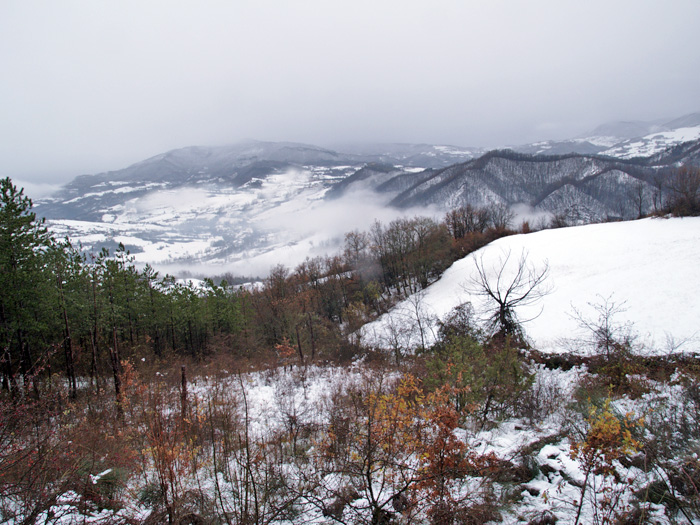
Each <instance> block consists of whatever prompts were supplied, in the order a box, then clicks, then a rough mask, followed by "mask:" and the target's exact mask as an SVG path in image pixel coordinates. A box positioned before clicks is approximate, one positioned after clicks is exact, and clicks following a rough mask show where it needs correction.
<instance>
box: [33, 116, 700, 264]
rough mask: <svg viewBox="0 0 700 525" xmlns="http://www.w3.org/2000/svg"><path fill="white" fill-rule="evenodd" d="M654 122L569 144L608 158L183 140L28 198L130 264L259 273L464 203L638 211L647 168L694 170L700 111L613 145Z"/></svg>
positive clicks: (648, 184) (650, 184)
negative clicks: (397, 221)
mask: <svg viewBox="0 0 700 525" xmlns="http://www.w3.org/2000/svg"><path fill="white" fill-rule="evenodd" d="M650 126H652V125H651V124H650V125H648V126H646V127H645V125H642V124H639V123H634V124H630V125H617V126H614V125H608V126H607V127H602V128H599V129H598V130H597V132H599V133H616V134H617V135H618V137H616V138H614V140H613V139H611V138H610V137H607V138H605V137H604V136H602V135H601V136H596V137H588V139H586V140H585V141H584V142H586V143H587V144H589V145H590V144H593V145H594V146H595V147H594V148H591V147H589V146H583V142H581V141H580V140H579V139H575V140H574V141H569V143H570V144H578V145H579V146H581V147H582V148H583V149H588V150H592V151H593V152H595V153H600V152H601V151H603V152H606V155H607V156H603V155H600V154H591V153H587V154H571V153H567V154H564V155H551V154H550V155H542V154H539V155H532V154H524V153H522V151H524V150H527V149H528V148H525V147H524V148H520V150H521V151H520V152H513V151H495V152H489V153H485V152H483V151H482V150H479V149H477V148H458V147H454V146H441V145H426V144H417V145H416V144H364V145H362V144H360V145H358V144H355V145H345V146H342V148H343V149H342V150H341V149H338V150H335V149H328V148H322V147H318V146H313V145H306V144H296V143H286V142H258V141H248V142H243V143H239V144H234V145H230V146H219V147H188V148H182V149H178V150H173V151H170V152H167V153H163V154H161V155H157V156H155V157H152V158H150V159H147V160H144V161H142V162H139V163H136V164H134V165H132V166H129V167H127V168H125V169H122V170H118V171H112V172H108V173H101V174H97V175H83V176H80V177H77V178H76V179H75V180H73V181H72V182H71V183H69V184H67V185H66V186H65V187H64V188H63V189H62V190H61V191H60V192H58V193H57V194H55V195H54V196H52V197H51V198H47V199H43V200H41V201H38V202H37V209H36V211H37V213H38V215H39V216H45V217H46V218H47V219H48V220H49V225H50V227H51V228H52V230H53V231H54V232H55V233H56V234H57V235H58V236H59V237H64V236H68V237H70V238H72V239H73V240H74V241H75V242H80V243H81V244H82V246H83V248H84V249H85V250H87V251H99V249H100V248H101V247H103V246H104V247H107V248H110V249H114V248H116V246H118V244H119V243H123V244H124V245H125V246H126V247H127V248H128V249H129V250H130V251H131V252H132V254H134V255H135V257H136V259H137V261H138V262H142V263H151V264H155V265H157V266H158V267H159V268H163V269H167V270H170V271H178V270H180V269H183V268H188V269H193V268H192V267H193V266H194V270H195V271H197V272H204V273H206V272H220V273H223V272H227V271H233V272H236V273H246V274H255V273H258V274H265V273H267V271H268V269H269V268H270V267H271V266H272V265H274V264H277V263H279V262H284V263H285V264H287V265H289V266H293V265H295V264H297V263H298V262H301V261H302V260H303V259H304V258H305V257H307V256H314V255H317V254H324V253H328V252H333V251H335V250H336V249H337V247H338V246H340V244H341V243H342V236H343V234H344V233H345V232H347V231H350V230H352V229H355V228H359V229H367V228H369V226H370V225H371V223H372V222H373V221H374V219H380V220H383V221H389V220H392V219H393V218H396V217H398V216H401V215H416V214H419V213H422V214H433V215H434V216H438V217H439V216H442V214H443V213H444V211H445V210H447V209H449V208H452V207H454V206H458V205H461V204H465V203H471V204H490V203H494V202H495V203H503V204H506V205H516V204H519V205H523V204H524V205H526V206H527V207H529V208H534V210H535V211H536V212H539V213H546V214H556V215H559V216H562V217H565V219H566V220H567V221H568V222H569V223H571V224H574V223H583V222H588V221H591V220H598V219H604V218H609V217H623V218H631V217H635V216H637V214H638V212H639V208H640V206H641V208H642V209H643V211H648V210H649V209H650V208H651V207H652V201H653V196H654V195H655V193H654V192H655V191H657V189H656V188H655V187H654V178H655V175H656V174H657V173H659V172H660V171H662V170H665V169H668V167H669V166H674V165H676V164H678V163H691V164H700V114H695V115H688V116H686V117H684V118H681V119H676V120H674V121H669V122H667V123H665V124H663V123H662V124H653V126H652V127H653V130H654V133H655V134H652V135H648V136H646V137H642V138H637V139H630V138H623V139H622V140H618V139H620V138H621V136H622V135H630V134H634V133H636V132H637V131H640V130H642V131H648V130H649V129H652V128H651V127H650ZM673 126H676V127H675V128H673ZM684 139H693V140H692V141H690V142H684ZM606 140H607V142H606ZM552 144H554V143H552ZM550 146H551V147H549V148H548V149H547V148H544V149H543V148H541V147H540V146H537V145H531V146H529V149H530V150H531V151H533V152H534V151H535V150H537V151H538V152H540V150H542V151H546V152H549V153H552V152H554V151H557V148H559V149H561V150H566V145H564V144H563V143H559V146H557V147H554V146H553V145H550ZM666 146H672V147H670V148H667V147H666ZM538 148H539V149H538ZM642 154H644V155H647V156H646V157H644V158H639V155H642ZM634 195H637V196H638V199H637V200H639V199H641V200H640V202H635V200H634V198H633V196H634Z"/></svg>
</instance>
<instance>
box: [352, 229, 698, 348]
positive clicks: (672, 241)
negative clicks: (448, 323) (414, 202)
mask: <svg viewBox="0 0 700 525" xmlns="http://www.w3.org/2000/svg"><path fill="white" fill-rule="evenodd" d="M508 253H510V259H509V262H508V264H507V265H506V268H505V271H504V274H503V279H502V282H508V280H509V278H510V277H511V276H512V275H513V272H514V266H515V264H514V263H516V262H517V260H518V259H519V258H520V256H521V254H522V253H525V254H526V255H527V261H528V263H529V264H530V265H532V266H534V267H535V268H537V269H541V268H544V266H545V265H546V264H548V265H549V276H548V278H547V279H546V286H548V287H549V288H551V292H550V293H549V294H548V295H546V296H545V297H544V298H543V299H542V300H541V302H539V303H538V304H535V305H532V306H528V307H523V308H522V309H519V310H516V313H517V315H518V316H519V318H521V319H523V320H526V319H532V318H534V319H532V320H531V321H529V322H526V323H525V324H524V329H525V332H526V335H527V336H528V337H529V339H530V340H531V341H532V343H533V345H534V347H535V348H537V349H539V350H542V351H547V352H556V351H562V350H571V351H575V352H578V353H586V352H587V351H588V350H589V349H588V348H586V347H585V345H580V344H579V345H577V346H574V347H573V348H572V346H571V342H572V341H578V340H583V339H585V338H586V337H589V338H590V334H587V333H586V332H585V331H584V330H583V329H582V328H581V324H580V322H579V321H577V320H576V318H575V317H576V315H575V311H574V309H576V310H578V311H579V312H580V314H581V315H582V316H583V317H584V318H586V319H588V320H591V321H596V320H597V317H598V314H597V312H596V310H595V309H594V307H593V306H592V305H598V304H602V303H603V302H604V301H608V304H610V303H615V304H616V305H618V306H620V307H621V309H623V310H624V311H621V312H619V313H618V314H616V315H615V316H614V319H613V321H614V322H615V323H619V324H623V323H628V322H629V323H633V330H634V332H636V333H637V334H638V336H639V337H638V340H637V341H638V343H640V344H642V345H643V347H644V351H646V352H649V353H663V352H666V351H669V350H682V351H686V352H696V351H700V321H699V320H700V272H699V271H698V262H699V261H700V217H695V218H684V219H679V218H673V219H659V218H655V219H642V220H639V221H630V222H622V223H607V224H592V225H587V226H578V227H573V228H562V229H556V230H545V231H541V232H536V233H531V234H527V235H514V236H510V237H505V238H502V239H499V240H497V241H495V242H493V243H491V244H489V245H488V246H486V247H484V248H482V249H481V250H479V251H477V252H475V253H474V254H472V255H470V256H468V257H466V258H464V259H461V260H459V261H457V262H455V263H454V264H453V265H452V266H451V267H450V268H449V269H448V270H447V271H446V272H445V273H444V275H443V276H442V278H441V279H440V280H439V281H438V282H436V283H434V284H433V285H431V286H430V287H428V288H427V289H426V290H424V291H423V292H422V293H421V294H420V295H418V296H412V297H411V298H409V299H408V300H406V301H403V302H402V303H399V304H398V305H397V306H396V307H395V308H394V309H393V310H392V311H391V312H389V313H388V314H386V315H384V316H382V317H381V318H380V319H378V320H377V321H375V322H373V323H370V324H368V325H366V326H365V327H363V329H362V332H361V334H362V336H363V340H364V341H365V342H366V343H368V344H371V345H377V346H383V347H390V346H391V342H392V341H394V342H396V341H397V340H399V341H400V342H401V343H402V344H403V345H405V346H412V347H416V346H418V345H419V342H420V337H419V335H420V334H419V333H418V331H417V325H418V323H417V322H416V313H415V312H416V310H417V308H416V304H418V305H419V311H420V312H421V315H422V316H423V317H424V318H426V319H425V320H424V321H427V322H425V323H424V324H425V325H427V326H428V328H427V329H425V330H424V334H423V335H424V337H425V339H426V342H428V343H429V342H432V341H434V340H435V333H436V321H437V319H442V318H445V316H446V315H447V314H448V313H449V312H450V310H451V309H452V308H454V307H455V306H457V305H458V304H460V303H464V302H467V301H471V302H472V304H473V305H474V307H475V310H476V312H477V313H480V314H481V315H482V316H483V315H484V314H485V313H486V312H487V308H488V306H487V304H486V303H485V300H484V299H483V298H482V297H480V296H477V295H475V294H474V293H472V292H473V291H474V289H475V287H474V283H473V279H475V277H476V265H475V261H481V262H483V266H484V267H485V268H486V269H487V271H488V272H489V277H490V279H491V280H493V282H495V275H496V272H497V269H498V268H500V266H501V261H502V260H504V259H505V258H506V256H507V254H508ZM407 321H408V328H403V329H401V332H400V334H397V331H396V327H397V326H402V324H405V323H406V322H407ZM397 335H399V336H400V337H399V338H398V339H397Z"/></svg>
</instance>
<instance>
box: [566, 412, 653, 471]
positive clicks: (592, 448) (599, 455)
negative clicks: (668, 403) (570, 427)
mask: <svg viewBox="0 0 700 525" xmlns="http://www.w3.org/2000/svg"><path fill="white" fill-rule="evenodd" d="M587 422H588V425H589V430H588V433H587V434H586V436H585V438H584V439H583V440H582V441H574V442H573V443H572V444H571V453H570V455H571V458H572V459H576V460H579V461H581V463H582V465H583V468H584V471H588V470H589V469H590V470H591V471H592V472H593V473H594V474H602V475H612V474H613V472H614V470H615V468H614V465H613V462H614V461H616V460H619V459H620V458H622V457H623V456H627V455H631V454H634V453H636V452H637V451H638V450H639V449H640V447H641V445H640V443H639V442H638V441H637V440H635V439H634V438H633V437H632V434H633V432H635V431H636V430H637V429H640V428H641V427H642V426H643V425H644V420H643V418H639V419H636V420H635V419H633V418H632V415H631V414H626V415H625V417H624V418H618V417H617V416H616V415H615V414H614V413H613V411H612V409H611V408H610V399H607V400H606V401H605V404H604V405H603V407H602V409H598V408H596V407H593V408H592V409H591V411H590V413H589V416H588V419H587Z"/></svg>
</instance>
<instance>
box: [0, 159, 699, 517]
mask: <svg viewBox="0 0 700 525" xmlns="http://www.w3.org/2000/svg"><path fill="white" fill-rule="evenodd" d="M665 177H666V178H665V181H664V193H663V195H664V199H665V200H664V202H663V203H660V204H659V206H658V209H657V212H656V213H658V214H659V215H676V216H688V215H698V214H700V170H697V169H695V168H687V167H684V168H679V169H677V170H675V171H673V172H668V173H667V174H666V175H665ZM630 199H635V195H634V194H633V193H631V194H630ZM32 206H33V205H32V201H31V199H30V198H29V197H28V196H26V195H25V194H24V192H23V190H21V189H19V188H17V187H16V186H15V185H14V184H13V182H12V180H11V179H9V178H6V179H3V180H0V225H1V228H2V229H1V231H0V352H1V358H0V375H1V385H0V523H16V524H32V523H105V524H107V523H115V524H116V523H124V524H131V523H152V524H156V523H168V524H183V525H184V524H210V523H211V524H224V523H225V524H234V523H235V524H267V523H348V524H350V523H368V524H375V525H379V524H389V523H431V524H445V525H447V524H458V523H461V524H479V523H487V522H493V523H502V522H507V523H529V524H532V525H537V524H539V525H545V524H549V523H557V522H558V523H576V524H578V523H600V524H603V523H610V524H612V523H618V524H631V523H640V524H641V523H700V460H699V459H698V458H699V457H700V456H699V455H698V454H700V441H699V439H698V438H699V436H700V363H699V362H698V360H697V359H696V357H695V356H693V355H692V354H680V353H668V354H666V355H663V356H652V357H650V356H648V355H646V354H645V355H642V354H641V353H640V352H638V348H637V347H636V345H635V342H634V337H633V336H632V335H631V334H630V332H629V331H628V330H624V329H623V328H624V327H622V326H621V325H620V324H618V323H617V322H616V319H615V314H616V312H617V309H618V307H619V305H616V304H615V303H613V302H603V303H601V304H600V305H598V307H597V312H598V314H599V316H598V318H597V319H592V320H589V321H587V322H588V323H589V325H588V326H589V328H590V333H591V340H592V341H593V344H592V345H591V347H592V351H591V352H589V353H588V354H586V355H572V354H568V353H564V352H562V353H561V354H542V353H540V352H538V351H537V348H532V347H531V346H530V345H529V344H528V341H527V338H526V335H525V333H524V331H523V329H522V327H521V325H520V324H519V321H518V318H517V315H515V311H516V308H517V306H518V305H519V304H521V303H523V302H526V301H535V300H537V298H538V296H539V295H540V294H543V293H546V277H547V275H546V268H544V269H542V270H541V271H539V272H534V273H533V272H529V271H528V270H527V269H528V267H527V264H526V262H525V261H522V263H521V268H522V270H523V271H522V272H521V275H520V277H519V278H518V280H517V281H516V280H514V281H512V283H511V285H510V286H509V287H508V289H507V290H506V291H507V292H508V293H506V294H503V295H502V294H500V293H499V290H498V288H497V287H494V283H492V282H489V279H488V277H487V276H486V275H485V274H484V275H483V276H482V280H481V283H480V284H481V290H480V291H481V292H482V293H483V294H484V295H486V296H489V297H490V298H491V299H492V304H493V309H492V310H491V311H489V312H488V319H489V320H488V322H485V323H484V322H480V321H479V320H478V316H477V315H476V314H477V313H476V312H474V311H473V308H472V307H471V305H469V304H464V305H462V306H461V307H459V308H457V309H455V310H454V311H453V313H452V315H451V316H450V317H449V318H448V319H445V320H443V321H442V322H441V323H440V327H439V336H438V338H437V342H436V343H435V344H434V345H432V346H425V347H422V348H420V349H418V350H415V351H410V350H409V349H403V348H396V349H394V351H387V350H385V349H380V348H372V347H370V346H367V345H366V344H364V343H363V340H362V337H360V336H359V335H358V334H359V333H360V332H359V330H360V329H361V327H362V326H363V325H365V324H366V323H368V322H370V321H372V320H374V319H376V318H378V317H379V316H380V315H382V314H383V313H385V312H387V311H388V310H389V309H390V308H391V307H392V306H393V305H394V304H396V302H397V301H399V300H401V299H405V298H406V297H408V296H410V295H411V294H414V293H416V292H418V291H420V290H422V289H425V288H426V287H428V286H429V285H430V284H431V283H433V282H435V281H436V280H438V279H439V278H440V276H441V274H442V272H444V271H445V269H447V268H448V267H449V266H450V265H451V264H452V263H453V262H454V261H456V260H458V259H461V258H463V257H466V256H468V255H469V254H471V253H473V252H475V251H476V250H478V249H479V248H481V247H483V246H485V245H486V244H488V243H489V242H491V241H493V240H495V239H498V238H501V237H504V236H508V235H511V234H514V233H528V232H530V231H535V230H539V229H543V228H552V227H565V226H567V224H566V221H565V218H563V217H553V218H552V219H551V220H548V221H541V222H540V223H538V224H529V223H527V222H525V223H522V224H519V225H514V224H513V222H514V215H513V213H512V212H511V211H510V210H509V208H508V207H506V206H505V205H498V204H493V205H490V206H487V207H483V208H478V207H474V206H470V205H464V206H462V207H459V208H456V209H454V210H451V211H449V212H448V213H446V215H445V216H444V218H443V220H441V221H437V220H434V219H431V218H427V217H414V218H403V219H397V220H395V221H392V222H391V223H389V224H382V223H380V222H375V223H374V225H373V226H372V227H371V228H370V229H369V230H368V231H352V232H348V233H346V234H345V243H344V249H343V251H342V253H340V254H338V255H334V256H326V257H318V258H313V259H307V260H306V261H305V262H303V263H302V264H300V265H298V266H297V267H296V268H293V269H290V268H287V267H285V266H283V265H278V266H276V267H275V268H273V269H272V271H271V272H270V273H269V275H268V276H267V277H265V278H264V279H262V280H261V281H260V282H256V283H245V284H233V282H234V281H235V279H233V278H232V276H210V277H208V278H204V279H203V280H202V282H203V284H201V285H200V284H195V283H194V282H193V281H191V280H190V281H183V280H181V279H176V278H175V277H173V276H169V275H160V273H159V272H158V271H156V269H155V268H152V267H151V266H148V265H146V266H145V267H139V266H138V265H136V263H135V262H134V259H133V257H132V256H131V255H130V254H129V252H128V251H127V250H126V249H125V248H124V247H123V246H120V247H119V249H117V250H116V251H114V252H113V253H110V252H109V251H108V250H106V249H103V250H102V251H100V252H99V253H86V252H85V251H84V250H82V249H81V247H80V246H74V245H72V244H71V242H70V241H69V240H67V239H66V240H59V239H56V238H54V237H53V236H52V235H51V233H50V232H49V231H48V230H47V228H46V226H45V224H44V222H43V220H42V219H40V218H37V217H36V216H35V214H34V213H33V211H32ZM640 209H641V208H640ZM415 322H418V323H420V319H417V320H416V321H415ZM573 371H575V372H576V379H575V380H573V379H571V378H572V376H571V373H572V372H573ZM556 378H559V379H556ZM265 385H267V388H268V390H266V392H268V397H269V396H271V397H274V398H275V404H274V405H264V404H261V403H262V402H261V398H263V397H264V396H263V395H262V394H260V392H261V391H262V390H261V389H262V387H263V386H265ZM270 385H272V386H270ZM319 385H321V386H319ZM319 389H320V390H321V392H320V393H319V392H317V390H319ZM299 396H301V398H300V397H299ZM300 399H301V401H300ZM269 406H274V410H269ZM261 407H263V408H261ZM264 407H268V409H267V411H266V409H265V408H264ZM506 428H515V429H516V430H517V431H519V432H521V433H522V434H525V435H527V436H528V437H527V439H526V440H525V441H524V442H519V444H517V446H516V444H515V443H514V442H513V443H509V444H508V445H507V447H506V449H507V453H505V452H503V450H505V449H503V450H501V449H494V448H491V449H489V448H488V447H484V446H482V444H483V442H484V441H485V438H484V436H486V435H491V434H489V433H494V432H502V431H504V429H506ZM556 446H558V447H560V448H559V449H557V450H560V451H561V450H564V451H565V452H563V453H561V454H560V456H561V458H562V459H561V461H560V462H559V465H560V466H556V465H554V464H553V463H552V457H549V456H547V451H550V452H551V451H552V450H554V448H555V447H556ZM562 447H563V448H562ZM557 453H559V452H557ZM567 462H568V463H567ZM569 463H572V464H575V468H574V467H570V465H569V467H570V468H569V467H567V466H566V465H568V464H569ZM561 465H564V466H561ZM567 469H569V470H567ZM574 470H575V473H573V474H572V472H573V471H574ZM538 480H540V481H542V480H548V482H551V487H553V488H547V489H543V488H541V487H539V488H538ZM557 486H558V487H559V489H558V490H555V487H557Z"/></svg>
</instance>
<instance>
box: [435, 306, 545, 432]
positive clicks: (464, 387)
mask: <svg viewBox="0 0 700 525" xmlns="http://www.w3.org/2000/svg"><path fill="white" fill-rule="evenodd" d="M426 366H427V369H428V374H427V377H426V379H425V385H426V387H428V388H438V387H440V386H441V385H444V384H448V385H450V386H452V387H453V388H454V389H455V394H454V398H453V401H454V403H455V404H456V406H457V408H458V409H459V410H464V409H465V408H471V410H472V411H473V412H474V414H476V415H477V417H478V418H479V419H480V420H481V421H482V422H485V421H487V420H488V419H489V418H490V417H491V418H497V419H498V418H502V417H505V416H507V415H511V414H513V413H514V412H515V410H516V408H517V405H518V402H519V399H520V398H521V395H522V394H523V392H525V391H526V390H527V389H528V388H529V387H530V385H531V384H532V380H533V376H532V374H531V373H529V372H528V371H527V369H526V367H525V365H524V364H523V363H522V362H521V360H520V358H519V356H518V353H517V351H516V350H515V349H513V348H512V346H511V345H510V344H509V342H507V341H506V343H505V344H504V345H503V346H499V345H495V344H490V345H489V344H486V343H485V342H484V338H483V334H482V333H481V332H480V331H479V330H478V329H477V328H476V327H475V323H474V321H473V314H472V313H471V311H470V305H462V306H460V307H457V308H456V309H455V310H454V311H453V312H452V314H451V315H450V316H449V317H448V319H447V321H446V322H445V323H443V324H442V325H441V327H440V341H439V342H438V343H437V344H436V345H435V346H434V347H433V348H432V350H431V355H430V356H429V357H428V358H427V361H426Z"/></svg>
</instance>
